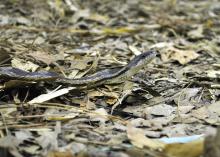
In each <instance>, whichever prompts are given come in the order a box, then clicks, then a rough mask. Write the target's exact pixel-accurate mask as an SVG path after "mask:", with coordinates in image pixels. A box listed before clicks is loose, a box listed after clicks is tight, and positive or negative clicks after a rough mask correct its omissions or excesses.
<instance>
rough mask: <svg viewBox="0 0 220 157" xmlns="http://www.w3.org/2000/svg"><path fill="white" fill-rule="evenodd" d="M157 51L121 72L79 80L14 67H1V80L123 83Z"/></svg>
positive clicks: (105, 72) (138, 58)
mask: <svg viewBox="0 0 220 157" xmlns="http://www.w3.org/2000/svg"><path fill="white" fill-rule="evenodd" d="M156 55H157V52H156V51H147V52H144V53H142V54H140V55H138V56H136V57H135V58H134V59H132V60H131V61H130V62H129V63H128V64H127V65H125V66H124V67H122V68H121V69H119V70H116V69H105V70H102V71H99V72H97V73H95V74H93V75H90V76H85V77H82V78H79V79H69V78H65V77H62V76H60V75H58V74H57V73H52V72H46V71H39V72H26V71H23V70H20V69H18V68H13V67H0V79H14V80H23V81H36V82H37V81H54V82H57V83H63V84H70V85H72V86H86V87H94V86H98V85H102V84H115V83H121V82H124V81H126V80H129V79H131V78H132V76H133V75H135V74H136V73H138V72H139V71H140V70H141V69H142V68H144V67H145V66H146V65H147V64H148V63H149V62H150V61H151V60H152V59H153V58H154V57H155V56H156Z"/></svg>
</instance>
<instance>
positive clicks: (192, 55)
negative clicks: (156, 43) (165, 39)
mask: <svg viewBox="0 0 220 157" xmlns="http://www.w3.org/2000/svg"><path fill="white" fill-rule="evenodd" d="M197 57H199V54H198V53H196V52H195V51H193V50H180V49H177V48H174V47H169V48H167V49H166V50H165V51H164V53H162V54H161V58H162V60H163V61H164V62H167V61H170V60H176V61H178V62H179V63H180V64H187V63H189V62H190V61H192V60H194V59H196V58H197Z"/></svg>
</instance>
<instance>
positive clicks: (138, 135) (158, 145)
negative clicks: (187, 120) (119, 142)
mask: <svg viewBox="0 0 220 157" xmlns="http://www.w3.org/2000/svg"><path fill="white" fill-rule="evenodd" d="M127 136H128V139H130V141H131V143H132V144H133V145H134V146H136V147H139V148H144V147H147V148H151V149H154V150H160V149H163V148H164V147H165V144H164V143H163V142H160V141H158V140H156V139H150V138H147V137H146V136H145V132H144V130H142V129H139V128H135V127H134V126H133V125H132V124H131V123H129V124H128V125H127Z"/></svg>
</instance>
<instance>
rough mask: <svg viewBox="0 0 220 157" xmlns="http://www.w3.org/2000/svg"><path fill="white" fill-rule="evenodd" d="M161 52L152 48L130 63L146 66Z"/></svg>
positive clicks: (140, 66)
mask: <svg viewBox="0 0 220 157" xmlns="http://www.w3.org/2000/svg"><path fill="white" fill-rule="evenodd" d="M158 54H159V53H158V52H157V51H154V50H150V51H147V52H144V53H142V54H140V55H138V56H136V57H135V58H134V59H133V60H132V61H131V62H130V63H131V64H132V66H134V67H139V68H142V67H144V66H146V64H148V63H149V62H150V61H151V60H152V59H154V58H155V57H156V56H157V55H158Z"/></svg>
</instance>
